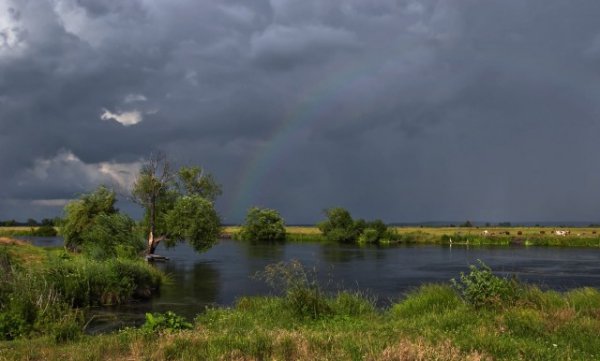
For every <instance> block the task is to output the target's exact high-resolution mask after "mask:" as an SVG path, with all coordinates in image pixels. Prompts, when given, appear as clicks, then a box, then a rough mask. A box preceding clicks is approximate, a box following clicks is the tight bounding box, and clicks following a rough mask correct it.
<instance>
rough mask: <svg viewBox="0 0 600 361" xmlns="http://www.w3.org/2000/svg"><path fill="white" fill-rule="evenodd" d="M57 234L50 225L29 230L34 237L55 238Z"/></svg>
mask: <svg viewBox="0 0 600 361" xmlns="http://www.w3.org/2000/svg"><path fill="white" fill-rule="evenodd" d="M57 234H58V232H56V228H54V227H53V226H52V225H49V224H44V225H42V226H40V227H38V228H37V229H32V230H31V235H32V236H36V237H56V235H57Z"/></svg>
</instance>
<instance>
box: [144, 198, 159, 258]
mask: <svg viewBox="0 0 600 361" xmlns="http://www.w3.org/2000/svg"><path fill="white" fill-rule="evenodd" d="M155 232H156V197H155V196H152V197H151V199H150V234H149V235H148V248H147V249H146V254H154V251H156V246H158V242H156V240H155V239H154V233H155Z"/></svg>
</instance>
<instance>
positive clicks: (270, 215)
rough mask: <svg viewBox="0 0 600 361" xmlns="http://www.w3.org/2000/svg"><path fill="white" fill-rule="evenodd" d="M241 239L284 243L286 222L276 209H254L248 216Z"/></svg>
mask: <svg viewBox="0 0 600 361" xmlns="http://www.w3.org/2000/svg"><path fill="white" fill-rule="evenodd" d="M241 237H242V239H243V240H247V241H283V240H285V222H284V220H283V218H282V217H281V215H280V214H279V212H277V211H276V210H274V209H269V208H258V207H252V208H250V209H249V210H248V214H247V215H246V221H245V223H244V226H243V228H242V231H241Z"/></svg>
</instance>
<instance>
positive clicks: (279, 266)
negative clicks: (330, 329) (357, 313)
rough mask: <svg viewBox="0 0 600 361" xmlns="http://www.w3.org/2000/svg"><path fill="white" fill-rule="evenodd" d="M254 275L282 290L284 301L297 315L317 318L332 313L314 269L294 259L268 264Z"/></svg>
mask: <svg viewBox="0 0 600 361" xmlns="http://www.w3.org/2000/svg"><path fill="white" fill-rule="evenodd" d="M255 277H256V278H259V279H262V280H264V281H265V282H267V283H268V284H269V285H270V286H271V287H273V288H274V289H275V290H277V291H279V292H283V293H284V295H285V301H286V303H287V304H288V306H289V307H290V310H291V311H292V312H293V313H294V314H295V315H296V316H297V317H300V318H312V319H318V318H321V317H323V316H325V315H330V314H331V313H332V309H331V307H330V305H329V302H328V299H327V297H326V295H325V294H324V293H323V290H322V289H321V287H320V285H319V282H318V281H317V275H316V271H315V270H306V269H305V268H304V266H302V264H301V263H300V262H298V261H296V260H292V261H290V262H279V263H276V264H272V265H268V266H267V267H265V270H264V271H263V272H259V273H257V275H256V276H255Z"/></svg>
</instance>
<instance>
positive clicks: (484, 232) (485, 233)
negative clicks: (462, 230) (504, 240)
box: [481, 230, 490, 236]
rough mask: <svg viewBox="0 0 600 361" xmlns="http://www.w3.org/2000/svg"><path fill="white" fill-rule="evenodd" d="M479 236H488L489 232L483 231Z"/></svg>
mask: <svg viewBox="0 0 600 361" xmlns="http://www.w3.org/2000/svg"><path fill="white" fill-rule="evenodd" d="M481 235H482V236H489V235H490V232H489V231H488V230H485V231H483V232H481Z"/></svg>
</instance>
